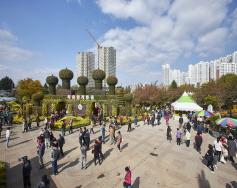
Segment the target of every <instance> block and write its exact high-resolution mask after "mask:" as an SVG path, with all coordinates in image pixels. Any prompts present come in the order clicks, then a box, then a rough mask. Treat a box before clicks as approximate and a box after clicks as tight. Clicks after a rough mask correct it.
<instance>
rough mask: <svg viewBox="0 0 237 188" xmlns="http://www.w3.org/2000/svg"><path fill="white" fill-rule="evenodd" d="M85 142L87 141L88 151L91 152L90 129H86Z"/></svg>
mask: <svg viewBox="0 0 237 188" xmlns="http://www.w3.org/2000/svg"><path fill="white" fill-rule="evenodd" d="M84 141H85V144H86V148H87V150H89V148H90V133H89V131H88V129H86V128H85V129H84Z"/></svg>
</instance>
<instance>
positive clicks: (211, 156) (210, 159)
mask: <svg viewBox="0 0 237 188" xmlns="http://www.w3.org/2000/svg"><path fill="white" fill-rule="evenodd" d="M205 159H206V160H207V167H208V168H210V167H211V172H212V173H214V150H213V146H212V145H211V144H209V145H208V151H207V153H206V155H205Z"/></svg>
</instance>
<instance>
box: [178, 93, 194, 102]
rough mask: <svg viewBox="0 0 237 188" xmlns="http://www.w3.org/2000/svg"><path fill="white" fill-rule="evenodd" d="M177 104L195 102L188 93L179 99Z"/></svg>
mask: <svg viewBox="0 0 237 188" xmlns="http://www.w3.org/2000/svg"><path fill="white" fill-rule="evenodd" d="M176 102H180V103H186V102H187V103H188V102H189V103H195V101H194V100H193V99H192V97H190V96H189V95H188V94H187V93H186V92H184V93H183V95H182V96H181V97H179V99H178V100H177V101H176Z"/></svg>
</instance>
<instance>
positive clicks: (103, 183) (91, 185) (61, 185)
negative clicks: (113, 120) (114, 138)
mask: <svg viewBox="0 0 237 188" xmlns="http://www.w3.org/2000/svg"><path fill="white" fill-rule="evenodd" d="M170 124H171V127H172V129H173V141H172V143H169V142H167V141H166V125H165V124H164V122H162V124H161V125H160V126H155V127H151V126H147V125H143V124H142V123H141V125H140V126H139V127H137V128H134V126H133V130H132V132H129V133H128V132H126V130H127V125H125V126H123V127H122V128H121V129H120V131H121V133H122V135H123V143H122V148H123V151H122V152H119V151H118V149H117V147H116V145H112V146H111V145H110V143H109V142H106V143H105V144H104V145H103V149H102V150H103V153H104V155H105V160H104V161H103V163H102V164H101V165H97V166H95V165H94V162H93V154H92V152H91V150H90V151H88V157H87V160H88V163H89V167H88V168H87V169H86V170H81V168H80V165H79V163H78V162H79V157H80V147H79V142H78V135H79V132H78V131H75V132H74V133H73V134H71V135H68V133H67V134H66V136H65V140H66V144H65V147H64V151H65V156H64V158H62V159H60V160H59V162H58V164H59V174H58V175H57V176H52V177H51V176H50V174H51V163H50V158H49V151H50V150H46V152H45V155H44V162H45V164H46V168H45V169H43V170H39V169H38V158H37V154H36V146H37V144H36V138H37V136H38V135H39V132H40V129H34V130H32V131H30V132H28V133H25V134H23V133H21V130H22V126H21V125H18V126H14V129H13V132H14V135H13V136H12V139H11V141H10V148H9V149H7V150H6V149H5V142H4V140H5V139H3V137H2V138H1V140H0V142H1V157H0V160H3V161H6V162H7V163H8V164H9V169H8V172H7V178H8V180H7V183H8V185H7V187H8V188H20V187H22V169H21V162H19V160H18V158H19V157H21V156H24V155H28V156H29V158H30V159H31V163H32V167H33V170H32V176H31V179H32V184H33V187H36V184H37V183H38V182H39V181H40V178H41V176H42V174H44V173H46V174H48V175H49V177H50V180H51V185H52V187H58V188H117V187H118V188H120V187H122V183H123V178H124V174H125V172H124V167H125V166H130V168H131V170H132V181H133V188H139V187H140V188H158V187H160V188H163V187H167V188H186V187H187V188H225V187H226V188H234V187H237V166H235V165H234V164H231V163H230V162H227V164H225V165H223V164H218V169H217V170H216V171H215V174H212V173H211V171H210V170H209V169H208V168H207V167H206V166H204V165H203V163H202V159H201V156H202V155H204V154H205V152H206V149H207V145H208V144H209V143H213V141H214V138H212V137H211V136H210V135H207V134H205V135H204V144H203V146H202V155H200V154H199V153H197V152H196V151H195V150H194V149H193V147H192V145H193V139H194V134H195V132H194V131H193V130H192V132H191V134H192V142H191V147H189V148H186V146H185V145H184V144H182V145H181V146H177V145H176V143H175V140H174V138H175V132H176V131H175V129H176V128H175V125H177V122H176V121H174V120H171V123H170ZM106 129H107V132H106V134H107V135H108V127H106ZM95 132H96V133H95V134H94V135H91V140H92V141H94V139H95V138H97V137H98V136H99V135H100V131H99V127H96V128H95ZM58 133H59V132H57V131H54V135H56V137H58ZM116 135H117V134H116ZM107 139H108V136H107ZM91 146H92V144H91Z"/></svg>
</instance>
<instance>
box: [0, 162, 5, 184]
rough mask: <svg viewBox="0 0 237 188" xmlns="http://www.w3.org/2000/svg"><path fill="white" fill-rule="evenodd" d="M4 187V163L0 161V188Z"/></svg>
mask: <svg viewBox="0 0 237 188" xmlns="http://www.w3.org/2000/svg"><path fill="white" fill-rule="evenodd" d="M5 187H6V163H5V162H2V161H0V188H5Z"/></svg>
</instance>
